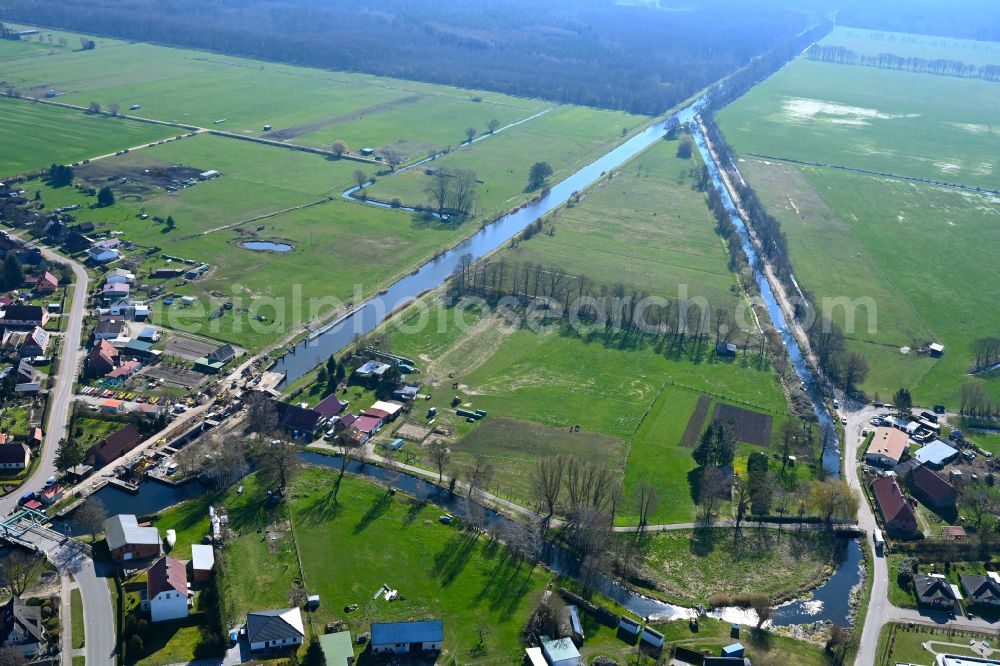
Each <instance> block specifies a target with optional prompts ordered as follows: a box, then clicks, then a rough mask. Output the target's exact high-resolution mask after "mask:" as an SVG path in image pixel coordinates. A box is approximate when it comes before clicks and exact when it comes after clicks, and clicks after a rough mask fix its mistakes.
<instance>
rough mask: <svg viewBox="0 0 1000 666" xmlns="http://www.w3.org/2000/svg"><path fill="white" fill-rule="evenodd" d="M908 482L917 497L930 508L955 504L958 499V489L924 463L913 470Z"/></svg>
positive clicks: (941, 507)
mask: <svg viewBox="0 0 1000 666" xmlns="http://www.w3.org/2000/svg"><path fill="white" fill-rule="evenodd" d="M910 482H911V483H912V485H913V494H914V495H916V497H917V499H919V500H920V501H921V502H923V503H924V504H926V505H927V506H929V507H930V508H932V509H946V508H948V507H952V506H955V502H956V501H957V500H958V491H956V490H955V487H954V486H953V485H951V484H950V483H948V482H947V481H945V480H944V479H943V478H941V477H940V476H938V475H937V474H935V473H934V472H933V470H931V469H930V468H928V467H926V466H924V465H921V466H920V467H918V468H917V469H916V470H914V472H913V476H912V477H911V478H910Z"/></svg>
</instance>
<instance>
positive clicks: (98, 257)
mask: <svg viewBox="0 0 1000 666" xmlns="http://www.w3.org/2000/svg"><path fill="white" fill-rule="evenodd" d="M87 256H88V257H90V260H91V261H93V262H95V263H98V264H109V263H111V262H112V261H115V260H116V259H118V258H119V257H120V256H121V254H120V253H119V252H118V250H116V249H114V248H107V247H100V246H94V247H92V248H90V249H89V250H87Z"/></svg>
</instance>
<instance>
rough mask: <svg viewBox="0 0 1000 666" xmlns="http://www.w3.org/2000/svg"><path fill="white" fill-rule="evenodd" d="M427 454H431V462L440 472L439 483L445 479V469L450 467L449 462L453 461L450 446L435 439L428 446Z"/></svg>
mask: <svg viewBox="0 0 1000 666" xmlns="http://www.w3.org/2000/svg"><path fill="white" fill-rule="evenodd" d="M427 452H428V453H430V456H431V462H432V463H433V464H434V467H436V468H437V471H438V483H441V480H442V479H443V478H444V468H445V467H447V466H448V462H449V461H450V460H451V452H450V451H449V450H448V445H447V444H446V443H445V442H444V441H443V440H440V439H435V440H434V441H432V442H431V443H430V444H428V445H427Z"/></svg>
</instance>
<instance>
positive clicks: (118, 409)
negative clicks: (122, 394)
mask: <svg viewBox="0 0 1000 666" xmlns="http://www.w3.org/2000/svg"><path fill="white" fill-rule="evenodd" d="M101 411H102V412H107V413H108V414H121V413H122V412H124V411H125V403H123V402H122V401H121V400H114V399H109V400H105V401H104V402H102V403H101Z"/></svg>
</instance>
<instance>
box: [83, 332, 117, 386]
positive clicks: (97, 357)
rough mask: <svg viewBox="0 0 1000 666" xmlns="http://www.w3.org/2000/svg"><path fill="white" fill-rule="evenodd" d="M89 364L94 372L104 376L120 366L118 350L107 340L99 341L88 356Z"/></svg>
mask: <svg viewBox="0 0 1000 666" xmlns="http://www.w3.org/2000/svg"><path fill="white" fill-rule="evenodd" d="M87 366H88V367H89V368H90V371H91V372H92V373H94V374H95V375H100V376H102V377H103V376H104V375H106V374H108V373H109V372H111V371H112V370H114V369H115V368H116V367H117V366H118V350H117V349H115V346H114V345H112V344H111V343H110V342H108V341H107V340H101V341H99V342H98V343H97V344H96V345H94V347H93V348H92V349H91V350H90V354H89V355H88V356H87Z"/></svg>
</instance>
